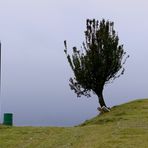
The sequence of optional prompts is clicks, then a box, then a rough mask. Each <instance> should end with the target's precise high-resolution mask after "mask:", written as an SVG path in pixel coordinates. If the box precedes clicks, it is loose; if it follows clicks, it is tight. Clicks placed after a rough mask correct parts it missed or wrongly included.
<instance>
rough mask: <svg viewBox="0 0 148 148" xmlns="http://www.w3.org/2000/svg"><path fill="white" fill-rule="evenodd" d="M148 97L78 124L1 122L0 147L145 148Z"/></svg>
mask: <svg viewBox="0 0 148 148" xmlns="http://www.w3.org/2000/svg"><path fill="white" fill-rule="evenodd" d="M147 147H148V99H143V100H136V101H133V102H129V103H126V104H123V105H119V106H116V107H113V108H112V109H111V112H109V113H105V114H103V115H100V116H97V117H95V118H93V119H91V120H88V121H86V122H84V123H83V124H81V125H80V126H77V127H69V128H63V127H60V128H59V127H7V126H0V148H147Z"/></svg>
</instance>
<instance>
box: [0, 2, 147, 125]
mask: <svg viewBox="0 0 148 148" xmlns="http://www.w3.org/2000/svg"><path fill="white" fill-rule="evenodd" d="M147 14H148V2H147V1H146V0H130V1H129V0H120V1H119V0H110V1H109V0H74V1H70V0H0V40H1V43H2V94H1V99H0V114H1V117H0V121H1V122H2V117H3V116H2V115H3V113H4V112H11V113H13V114H14V124H15V125H40V126H41V125H54V126H70V125H76V124H79V123H81V122H83V121H84V120H86V119H89V118H91V117H93V116H95V115H97V107H98V100H97V97H96V96H92V97H91V98H89V99H87V98H85V97H82V98H79V99H77V97H76V95H75V94H74V92H72V91H71V90H70V88H69V86H68V83H69V82H68V81H69V78H70V76H72V71H71V69H70V67H69V65H68V62H67V59H66V57H65V55H64V52H63V50H64V45H63V41H64V40H65V39H66V40H67V41H68V45H69V49H71V47H72V46H77V47H80V46H81V43H82V42H83V41H84V31H85V21H86V19H87V18H90V19H91V18H95V19H98V20H101V19H102V18H105V19H106V20H107V19H108V20H110V21H114V23H115V29H116V31H117V32H118V35H119V39H120V43H121V44H124V49H125V51H127V53H128V54H129V55H130V58H129V59H128V61H127V63H126V66H125V68H126V71H125V74H124V75H123V76H122V77H120V78H119V79H117V80H115V81H114V83H112V84H109V85H108V86H106V87H105V89H104V98H105V101H106V104H107V105H108V106H114V105H117V104H121V103H124V102H127V101H129V100H134V99H137V98H147V97H148V91H147V88H148V81H147V77H148V68H147V64H148V58H147V57H148V49H147V43H148V41H147V39H148V20H147V16H146V15H147Z"/></svg>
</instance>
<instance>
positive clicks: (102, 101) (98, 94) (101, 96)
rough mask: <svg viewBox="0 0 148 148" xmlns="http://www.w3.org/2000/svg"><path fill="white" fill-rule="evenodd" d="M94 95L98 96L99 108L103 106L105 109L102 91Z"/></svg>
mask: <svg viewBox="0 0 148 148" xmlns="http://www.w3.org/2000/svg"><path fill="white" fill-rule="evenodd" d="M96 95H97V96H98V101H99V104H100V106H101V108H102V107H103V106H105V107H106V104H105V101H104V98H103V91H100V92H96Z"/></svg>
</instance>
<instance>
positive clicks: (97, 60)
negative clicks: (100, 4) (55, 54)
mask: <svg viewBox="0 0 148 148" xmlns="http://www.w3.org/2000/svg"><path fill="white" fill-rule="evenodd" d="M64 45H65V50H64V51H65V53H66V55H67V59H68V62H69V64H70V66H71V68H72V70H73V72H74V78H70V87H71V89H72V90H74V91H75V93H76V94H77V96H78V97H80V96H81V95H85V96H88V97H89V96H90V92H91V91H92V92H94V93H95V94H96V95H97V96H98V97H99V103H100V105H101V107H102V106H106V105H105V102H104V99H103V94H102V92H103V88H104V85H105V84H107V83H109V82H111V81H113V80H114V79H116V78H118V77H119V76H120V75H122V74H123V73H124V68H123V65H124V64H125V62H126V59H127V58H128V57H129V56H127V57H125V58H124V56H125V54H126V53H125V52H124V49H123V45H119V38H118V35H117V33H116V32H115V30H114V23H113V22H110V21H105V20H104V19H103V20H102V21H100V22H99V21H97V20H95V19H93V20H89V19H87V21H86V31H85V42H83V45H82V47H81V50H79V49H77V47H73V54H72V56H70V55H69V54H67V43H66V41H64ZM123 59H124V60H123ZM119 71H120V72H119ZM118 72H119V74H118Z"/></svg>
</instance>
